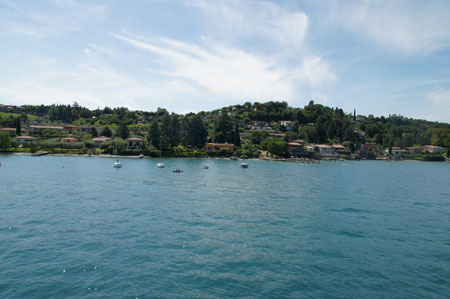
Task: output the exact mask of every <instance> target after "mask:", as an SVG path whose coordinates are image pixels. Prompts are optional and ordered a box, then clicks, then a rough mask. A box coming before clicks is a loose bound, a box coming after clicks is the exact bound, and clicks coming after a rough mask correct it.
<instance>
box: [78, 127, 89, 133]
mask: <svg viewBox="0 0 450 299" xmlns="http://www.w3.org/2000/svg"><path fill="white" fill-rule="evenodd" d="M77 130H78V132H81V133H90V132H91V130H92V127H89V126H79V127H78V129H77Z"/></svg>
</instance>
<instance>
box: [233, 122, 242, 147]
mask: <svg viewBox="0 0 450 299" xmlns="http://www.w3.org/2000/svg"><path fill="white" fill-rule="evenodd" d="M234 146H241V135H240V134H239V126H238V124H237V123H236V125H235V127H234Z"/></svg>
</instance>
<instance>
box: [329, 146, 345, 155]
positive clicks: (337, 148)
mask: <svg viewBox="0 0 450 299" xmlns="http://www.w3.org/2000/svg"><path fill="white" fill-rule="evenodd" d="M331 147H332V148H333V151H334V152H336V153H342V152H345V151H346V148H345V146H343V145H342V144H333V145H332V146H331Z"/></svg>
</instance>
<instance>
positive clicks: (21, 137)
mask: <svg viewBox="0 0 450 299" xmlns="http://www.w3.org/2000/svg"><path fill="white" fill-rule="evenodd" d="M13 139H36V137H32V136H16V137H14V138H13Z"/></svg>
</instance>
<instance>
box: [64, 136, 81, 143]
mask: <svg viewBox="0 0 450 299" xmlns="http://www.w3.org/2000/svg"><path fill="white" fill-rule="evenodd" d="M60 141H61V142H62V143H73V142H78V139H77V138H74V137H65V138H61V140H60Z"/></svg>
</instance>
